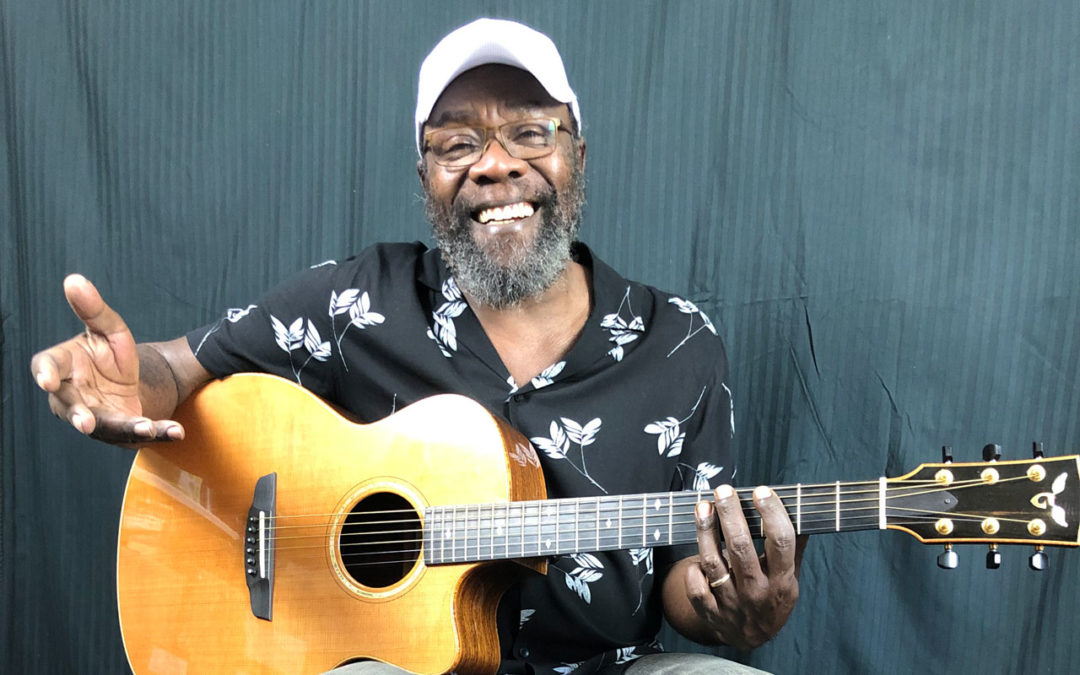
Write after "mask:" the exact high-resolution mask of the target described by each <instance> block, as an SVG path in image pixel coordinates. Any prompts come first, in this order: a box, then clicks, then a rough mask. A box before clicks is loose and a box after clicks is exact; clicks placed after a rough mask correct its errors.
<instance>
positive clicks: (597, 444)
mask: <svg viewBox="0 0 1080 675" xmlns="http://www.w3.org/2000/svg"><path fill="white" fill-rule="evenodd" d="M415 122H416V138H417V149H418V151H419V152H420V160H419V162H418V164H417V169H418V173H419V177H420V181H421V184H422V186H423V190H424V194H425V197H426V202H427V214H428V217H429V219H430V220H431V223H432V226H433V232H434V236H435V239H436V241H437V242H438V244H439V248H438V249H433V250H428V249H427V248H426V247H425V246H423V245H422V244H418V243H417V244H387V245H378V246H374V247H372V248H369V249H367V250H365V251H364V252H362V253H360V254H359V255H357V256H356V257H354V258H350V259H348V260H344V261H341V262H340V263H336V262H335V263H328V264H323V265H319V266H316V267H315V268H312V269H311V270H309V271H308V272H306V273H305V274H303V275H302V276H301V277H299V278H298V279H296V280H293V281H291V282H289V283H286V284H285V285H283V286H282V287H280V288H278V289H276V290H274V291H272V292H270V293H268V294H267V295H265V296H264V297H262V298H261V299H259V300H258V302H257V303H255V304H253V305H250V306H248V307H247V308H246V309H242V310H230V311H229V313H228V314H227V316H226V317H225V318H223V319H222V320H220V321H218V322H217V323H215V324H212V325H211V326H208V327H205V328H202V329H199V330H196V331H193V332H191V333H190V334H189V335H188V336H186V337H183V338H178V339H176V340H172V341H170V342H164V343H148V344H138V345H137V344H136V343H135V341H134V339H133V337H132V334H131V332H130V331H129V330H128V328H127V326H126V325H125V323H124V321H123V320H122V319H121V318H120V316H119V315H118V314H116V313H115V312H114V311H113V310H112V309H110V308H109V307H108V306H107V305H106V304H105V303H104V302H103V300H102V299H101V297H100V296H99V295H98V293H97V291H96V290H95V289H94V287H93V286H92V285H91V284H90V283H89V282H88V281H87V280H85V279H83V278H82V277H79V276H77V275H73V276H70V277H68V278H67V279H66V280H65V282H64V290H65V295H66V296H67V299H68V301H69V303H70V304H71V307H72V309H73V310H74V312H75V314H76V315H77V316H78V317H79V318H80V319H81V320H82V321H83V322H84V323H85V324H86V331H85V333H84V334H82V335H79V336H77V337H75V338H72V339H71V340H68V341H67V342H64V343H61V344H59V345H56V346H54V347H52V348H50V349H47V350H45V351H43V352H41V353H39V354H37V355H36V356H35V357H34V358H33V360H32V362H31V369H32V371H33V373H34V377H35V379H36V381H37V382H38V384H39V386H40V387H41V388H42V389H43V390H45V391H47V392H49V405H50V407H51V408H52V410H53V412H54V413H55V414H56V415H57V416H59V417H62V418H64V419H67V420H69V421H70V423H71V424H72V425H73V426H75V427H76V428H77V429H79V430H80V431H81V432H83V433H86V434H90V435H92V436H94V437H96V438H99V439H102V440H106V441H110V442H115V443H122V444H139V443H145V442H148V441H151V440H158V441H168V440H175V439H180V438H182V437H183V435H184V429H183V428H182V427H181V426H180V425H179V424H178V423H176V422H174V421H171V420H169V419H168V418H169V416H170V415H172V413H173V411H174V410H175V409H176V407H177V405H179V403H181V402H182V401H183V400H184V399H185V398H186V397H187V396H188V395H189V394H191V393H192V392H193V391H194V390H195V389H196V388H198V387H199V386H200V385H202V384H204V383H206V382H207V381H209V380H210V379H212V378H214V377H221V376H224V375H227V374H229V373H233V372H239V371H263V372H270V373H275V374H278V375H281V376H283V377H287V378H289V379H292V380H295V381H297V382H299V383H300V384H302V385H304V386H305V387H307V388H309V389H311V390H312V391H314V392H316V393H317V394H319V395H321V396H323V397H325V398H327V399H329V400H331V401H333V402H334V403H336V404H338V405H340V406H342V407H344V408H345V409H347V410H349V411H350V412H352V413H353V414H355V415H356V416H357V417H359V418H360V419H362V420H364V421H373V420H375V419H379V418H381V417H384V416H386V415H388V414H390V413H392V412H393V411H394V410H396V409H398V408H400V407H402V406H404V405H407V404H409V403H412V402H414V401H416V400H418V399H420V398H423V397H425V396H429V395H433V394H436V393H443V392H456V393H461V394H465V395H468V396H471V397H472V398H474V399H476V400H478V401H480V402H481V403H483V404H484V405H485V406H487V407H488V408H489V409H490V410H491V411H492V412H494V413H496V414H499V415H501V416H503V417H505V418H507V419H508V420H509V421H510V422H511V423H512V424H514V425H515V426H516V427H517V428H518V429H519V430H521V431H522V432H523V433H524V434H525V435H526V436H527V437H529V438H530V439H531V440H532V443H533V445H534V446H535V447H536V448H537V449H538V450H539V451H540V452H539V453H538V454H539V455H540V456H541V458H542V461H543V462H544V473H545V478H546V482H547V486H548V492H549V496H551V497H572V496H588V495H602V494H610V495H618V494H626V493H640V492H651V491H666V490H672V489H710V488H711V487H712V486H713V485H717V484H720V485H719V487H718V488H716V491H715V500H714V501H713V502H701V503H700V504H698V508H697V511H696V516H697V517H696V527H697V533H698V544H697V548H696V550H694V547H690V549H689V550H687V549H685V548H680V547H670V548H657V549H652V548H642V549H631V550H629V551H625V550H624V551H614V552H608V553H597V554H579V555H574V556H564V557H560V558H556V559H555V560H553V561H552V563H551V565H550V568H549V572H548V574H547V576H546V577H536V578H533V579H530V580H528V581H526V582H523V583H522V584H520V585H519V586H517V587H515V588H513V589H511V590H510V591H509V592H508V593H507V594H506V596H505V597H504V599H503V601H502V603H501V604H500V607H499V631H500V642H501V646H502V653H503V666H502V669H501V672H507V673H524V672H533V673H545V674H548V673H567V672H577V673H592V672H603V673H616V672H624V671H627V670H628V672H630V673H632V674H634V675H640V674H645V673H660V672H679V673H706V672H707V673H715V672H724V669H725V668H727V669H729V670H730V671H731V672H740V670H742V667H741V666H739V665H738V664H731V663H729V662H726V661H723V660H721V659H718V658H715V657H710V656H704V655H673V654H662V653H660V652H661V651H662V649H661V647H660V646H659V645H658V644H657V643H656V642H655V639H654V638H655V634H656V632H657V630H658V627H659V621H660V617H661V615H663V616H666V617H667V619H668V620H669V622H670V623H671V624H672V625H673V626H674V627H675V628H676V629H677V630H679V631H680V632H681V633H683V634H684V635H686V636H688V637H690V638H691V639H693V640H696V641H698V642H701V643H703V644H718V643H727V644H732V645H736V646H739V647H743V648H750V647H754V646H757V645H759V644H761V643H762V642H764V641H765V640H767V639H768V638H770V637H771V636H772V635H774V634H775V633H776V632H777V631H778V630H779V629H780V627H781V626H782V625H783V623H784V622H785V621H786V619H787V617H788V615H789V614H790V612H791V610H792V608H793V606H794V603H795V600H796V598H797V595H798V581H797V578H796V577H797V571H798V558H799V555H800V553H801V550H802V544H803V543H804V542H803V541H799V542H798V543H797V542H796V537H795V536H794V532H793V528H792V525H791V522H790V520H789V519H788V517H787V514H786V512H785V511H784V509H783V507H782V505H781V503H780V500H779V499H778V498H777V497H776V495H775V494H774V493H773V492H772V491H771V490H769V489H768V488H759V489H758V490H755V492H754V502H755V506H756V508H757V509H758V511H759V512H760V514H761V517H762V520H763V529H764V532H765V534H766V540H765V556H764V559H761V560H759V557H758V554H757V552H756V550H755V548H754V546H753V543H752V541H751V538H750V534H749V531H748V527H747V523H746V520H745V518H744V516H743V514H742V510H741V507H740V505H739V500H738V498H737V497H736V496H735V495H734V494H733V491H732V489H731V488H730V486H728V485H727V484H726V481H727V480H730V478H731V476H732V474H733V472H734V467H733V461H732V457H731V456H730V450H729V444H730V437H731V431H732V429H731V424H730V416H731V399H730V391H729V389H728V386H727V384H726V378H727V362H726V357H725V356H724V352H723V347H722V345H721V342H720V340H719V338H718V337H717V336H716V331H715V329H714V328H713V326H712V324H711V323H710V322H709V320H708V318H707V317H705V316H704V314H702V313H701V312H700V311H699V310H698V308H697V307H695V306H694V305H693V303H691V302H689V301H687V300H685V299H682V298H677V297H674V296H671V295H668V294H665V293H661V292H660V291H657V290H655V289H652V288H649V287H647V286H643V285H641V284H637V283H634V282H629V281H626V280H625V279H623V278H622V277H620V276H619V275H618V274H617V273H615V272H614V270H612V269H611V268H609V267H608V266H607V265H605V264H604V263H603V262H601V261H600V260H599V259H597V258H596V257H595V256H593V254H592V253H591V252H590V251H589V250H588V249H587V248H586V247H585V246H584V245H582V244H580V243H576V241H575V235H576V232H577V228H578V225H579V219H580V212H581V207H582V204H583V202H584V179H583V173H584V168H585V140H584V138H583V136H582V128H581V114H580V110H579V107H578V103H577V98H576V96H575V95H574V93H573V91H572V89H571V88H570V85H569V83H568V81H567V79H566V74H565V71H564V69H563V65H562V60H561V58H560V57H559V54H558V52H557V50H556V48H555V46H554V44H553V43H551V41H550V40H549V39H548V38H547V37H546V36H543V35H541V34H539V33H537V32H535V31H533V30H532V29H529V28H527V27H525V26H522V25H520V24H516V23H513V22H507V21H493V20H488V19H481V20H478V21H476V22H473V23H471V24H469V25H467V26H464V27H462V28H459V29H458V30H456V31H454V32H453V33H451V34H449V35H448V36H447V37H445V38H444V39H443V40H442V41H441V42H440V43H439V44H438V45H436V47H435V48H434V49H433V50H432V52H431V54H430V55H429V56H428V57H427V59H425V61H424V64H423V66H422V68H421V72H420V84H419V90H418V96H417V111H416V119H415ZM721 483H724V484H721ZM721 531H722V533H723V538H724V539H725V541H726V544H727V548H726V552H725V553H722V552H721V547H720V544H719V540H720V533H721ZM654 552H655V559H654V557H653V556H654ZM765 560H767V561H768V563H767V565H766V564H765V562H764V561H765ZM349 668H350V670H351V671H352V672H360V673H384V672H400V671H397V670H396V669H394V668H392V667H389V666H385V665H382V664H355V665H353V666H350V667H349Z"/></svg>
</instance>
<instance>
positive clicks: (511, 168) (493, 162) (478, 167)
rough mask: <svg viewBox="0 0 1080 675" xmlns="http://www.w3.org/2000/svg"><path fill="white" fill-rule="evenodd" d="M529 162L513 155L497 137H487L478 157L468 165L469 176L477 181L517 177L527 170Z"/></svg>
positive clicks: (493, 180)
mask: <svg viewBox="0 0 1080 675" xmlns="http://www.w3.org/2000/svg"><path fill="white" fill-rule="evenodd" d="M528 168H529V163H528V162H527V161H525V160H523V159H518V158H516V157H513V156H512V155H511V154H510V153H509V152H507V151H506V148H504V147H503V144H502V143H500V142H499V140H498V139H496V138H492V137H488V139H487V145H486V146H485V147H484V152H483V154H482V155H480V159H478V160H476V163H475V164H473V165H472V166H471V167H469V178H470V179H472V180H474V181H476V182H478V183H482V182H488V181H492V182H498V181H503V180H507V179H508V178H519V177H520V176H522V175H523V174H524V173H525V172H526V171H528Z"/></svg>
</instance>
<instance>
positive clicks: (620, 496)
mask: <svg viewBox="0 0 1080 675" xmlns="http://www.w3.org/2000/svg"><path fill="white" fill-rule="evenodd" d="M618 523H619V548H620V549H621V548H622V495H619V518H618Z"/></svg>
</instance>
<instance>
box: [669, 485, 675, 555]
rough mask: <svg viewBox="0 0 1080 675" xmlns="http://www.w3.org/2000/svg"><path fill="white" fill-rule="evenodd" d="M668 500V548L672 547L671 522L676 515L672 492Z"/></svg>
mask: <svg viewBox="0 0 1080 675" xmlns="http://www.w3.org/2000/svg"><path fill="white" fill-rule="evenodd" d="M667 499H668V502H667V543H668V546H670V545H671V520H672V517H673V516H674V513H675V508H674V505H673V503H672V493H671V492H669V493H668V498H667Z"/></svg>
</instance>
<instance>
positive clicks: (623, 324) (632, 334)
mask: <svg viewBox="0 0 1080 675" xmlns="http://www.w3.org/2000/svg"><path fill="white" fill-rule="evenodd" d="M624 308H625V309H626V310H627V311H628V312H629V313H630V318H629V320H627V319H624V318H623V316H622V314H623V309H624ZM600 327H601V328H603V329H604V330H606V331H607V332H608V333H610V334H611V335H610V337H608V342H614V343H615V346H614V347H612V348H611V349H610V350H608V355H609V356H611V358H613V359H615V360H616V361H622V359H623V355H624V351H623V345H625V344H629V343H631V342H633V341H634V340H636V339H638V338H639V337H641V334H642V333H644V332H645V321H644V320H643V319H642V318H641V317H640V316H638V315H636V314H634V309H633V308H632V307H631V306H630V287H629V286H627V287H626V293H624V294H623V299H622V301H621V302H620V303H619V308H618V309H617V310H616V311H615V312H614V313H612V314H605V315H604V318H603V319H601V320H600Z"/></svg>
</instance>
